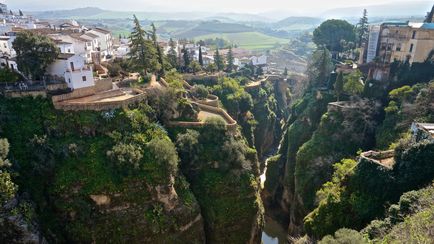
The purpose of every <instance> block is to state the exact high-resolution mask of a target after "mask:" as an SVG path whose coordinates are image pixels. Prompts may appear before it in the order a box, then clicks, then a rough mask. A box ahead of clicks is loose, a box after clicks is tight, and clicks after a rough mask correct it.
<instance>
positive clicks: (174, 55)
mask: <svg viewBox="0 0 434 244" xmlns="http://www.w3.org/2000/svg"><path fill="white" fill-rule="evenodd" d="M169 46H170V49H169V52H168V53H167V58H168V59H169V63H170V65H172V67H173V68H178V66H179V65H178V52H177V51H176V42H175V41H174V40H173V39H172V38H170V41H169Z"/></svg>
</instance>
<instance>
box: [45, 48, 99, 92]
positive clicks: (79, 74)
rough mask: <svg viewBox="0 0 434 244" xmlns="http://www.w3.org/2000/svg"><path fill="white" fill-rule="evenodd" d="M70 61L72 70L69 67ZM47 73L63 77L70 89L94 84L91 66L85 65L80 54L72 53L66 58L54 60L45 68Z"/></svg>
mask: <svg viewBox="0 0 434 244" xmlns="http://www.w3.org/2000/svg"><path fill="white" fill-rule="evenodd" d="M71 62H72V63H73V64H74V70H72V69H71ZM47 74H49V75H53V76H59V77H64V78H65V82H66V83H67V84H68V87H70V88H72V89H78V88H83V87H89V86H94V85H95V81H94V79H93V71H92V68H91V67H88V66H86V65H85V60H84V58H83V57H82V56H80V55H74V56H72V57H70V58H68V59H67V60H60V59H58V60H56V61H55V62H54V63H52V64H51V65H50V66H49V67H48V68H47ZM83 77H85V80H83Z"/></svg>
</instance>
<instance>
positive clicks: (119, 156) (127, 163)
mask: <svg viewBox="0 0 434 244" xmlns="http://www.w3.org/2000/svg"><path fill="white" fill-rule="evenodd" d="M107 156H108V157H109V158H110V159H111V160H112V161H113V162H114V163H115V165H116V166H117V167H119V168H120V169H123V170H126V171H130V169H131V168H133V169H139V168H140V161H141V160H142V158H143V150H142V149H141V148H140V147H138V146H136V145H134V144H125V143H118V144H116V145H115V146H113V148H112V150H110V151H107Z"/></svg>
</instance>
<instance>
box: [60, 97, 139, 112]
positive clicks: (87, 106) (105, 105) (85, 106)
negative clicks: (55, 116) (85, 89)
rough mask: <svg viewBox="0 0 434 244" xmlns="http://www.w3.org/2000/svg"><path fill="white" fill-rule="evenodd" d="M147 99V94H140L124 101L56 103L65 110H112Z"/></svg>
mask: <svg viewBox="0 0 434 244" xmlns="http://www.w3.org/2000/svg"><path fill="white" fill-rule="evenodd" d="M145 99H146V94H145V93H143V94H139V95H137V96H135V97H132V98H129V99H125V100H123V101H113V102H88V103H81V104H73V103H65V102H57V103H54V107H55V108H56V109H61V110H65V111H81V110H91V111H102V110H111V109H117V108H127V107H128V106H129V105H131V104H134V103H138V102H141V101H143V100H145Z"/></svg>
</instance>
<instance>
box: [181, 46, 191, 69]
mask: <svg viewBox="0 0 434 244" xmlns="http://www.w3.org/2000/svg"><path fill="white" fill-rule="evenodd" d="M182 58H183V59H184V70H185V71H188V69H189V68H190V63H191V59H190V54H189V53H188V49H187V48H186V47H185V45H184V48H182Z"/></svg>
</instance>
